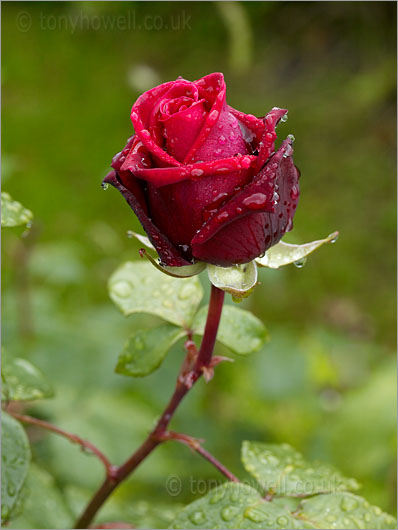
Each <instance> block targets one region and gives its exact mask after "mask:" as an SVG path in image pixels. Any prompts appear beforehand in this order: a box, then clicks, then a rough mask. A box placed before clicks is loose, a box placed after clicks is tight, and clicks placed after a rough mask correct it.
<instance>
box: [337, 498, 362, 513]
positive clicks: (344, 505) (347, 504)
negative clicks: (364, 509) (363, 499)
mask: <svg viewBox="0 0 398 530" xmlns="http://www.w3.org/2000/svg"><path fill="white" fill-rule="evenodd" d="M340 506H341V509H342V510H343V511H344V512H350V511H351V510H355V508H357V507H358V502H357V501H356V500H355V499H352V498H350V497H348V496H347V497H344V498H343V500H342V501H341V504H340Z"/></svg>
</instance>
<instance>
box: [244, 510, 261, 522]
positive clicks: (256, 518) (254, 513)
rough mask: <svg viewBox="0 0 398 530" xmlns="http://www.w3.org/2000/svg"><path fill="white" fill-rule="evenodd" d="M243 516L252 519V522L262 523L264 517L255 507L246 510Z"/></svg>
mask: <svg viewBox="0 0 398 530" xmlns="http://www.w3.org/2000/svg"><path fill="white" fill-rule="evenodd" d="M245 517H246V518H247V519H250V521H253V523H262V522H263V521H264V520H265V519H266V517H265V514H264V513H263V512H262V511H260V510H257V509H256V508H251V509H249V510H246V512H245Z"/></svg>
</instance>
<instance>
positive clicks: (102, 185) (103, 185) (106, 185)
mask: <svg viewBox="0 0 398 530" xmlns="http://www.w3.org/2000/svg"><path fill="white" fill-rule="evenodd" d="M101 188H102V189H103V190H107V189H108V188H109V184H108V183H107V182H103V183H102V184H101Z"/></svg>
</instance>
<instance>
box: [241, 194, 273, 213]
mask: <svg viewBox="0 0 398 530" xmlns="http://www.w3.org/2000/svg"><path fill="white" fill-rule="evenodd" d="M242 203H243V204H244V205H245V206H247V208H250V210H259V209H260V208H264V206H265V205H266V204H267V196H266V195H264V193H253V195H249V196H248V197H246V198H245V199H243V201H242Z"/></svg>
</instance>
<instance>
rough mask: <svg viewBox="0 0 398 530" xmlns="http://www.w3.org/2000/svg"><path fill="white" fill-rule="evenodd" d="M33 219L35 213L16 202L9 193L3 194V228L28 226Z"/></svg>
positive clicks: (3, 192)
mask: <svg viewBox="0 0 398 530" xmlns="http://www.w3.org/2000/svg"><path fill="white" fill-rule="evenodd" d="M32 219H33V213H32V212H31V211H30V210H28V209H27V208H24V207H23V206H22V204H21V203H20V202H18V201H14V200H13V199H12V198H11V196H10V194H9V193H6V192H5V191H2V192H1V226H2V227H13V226H20V225H27V224H29V223H30V222H31V221H32Z"/></svg>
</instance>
